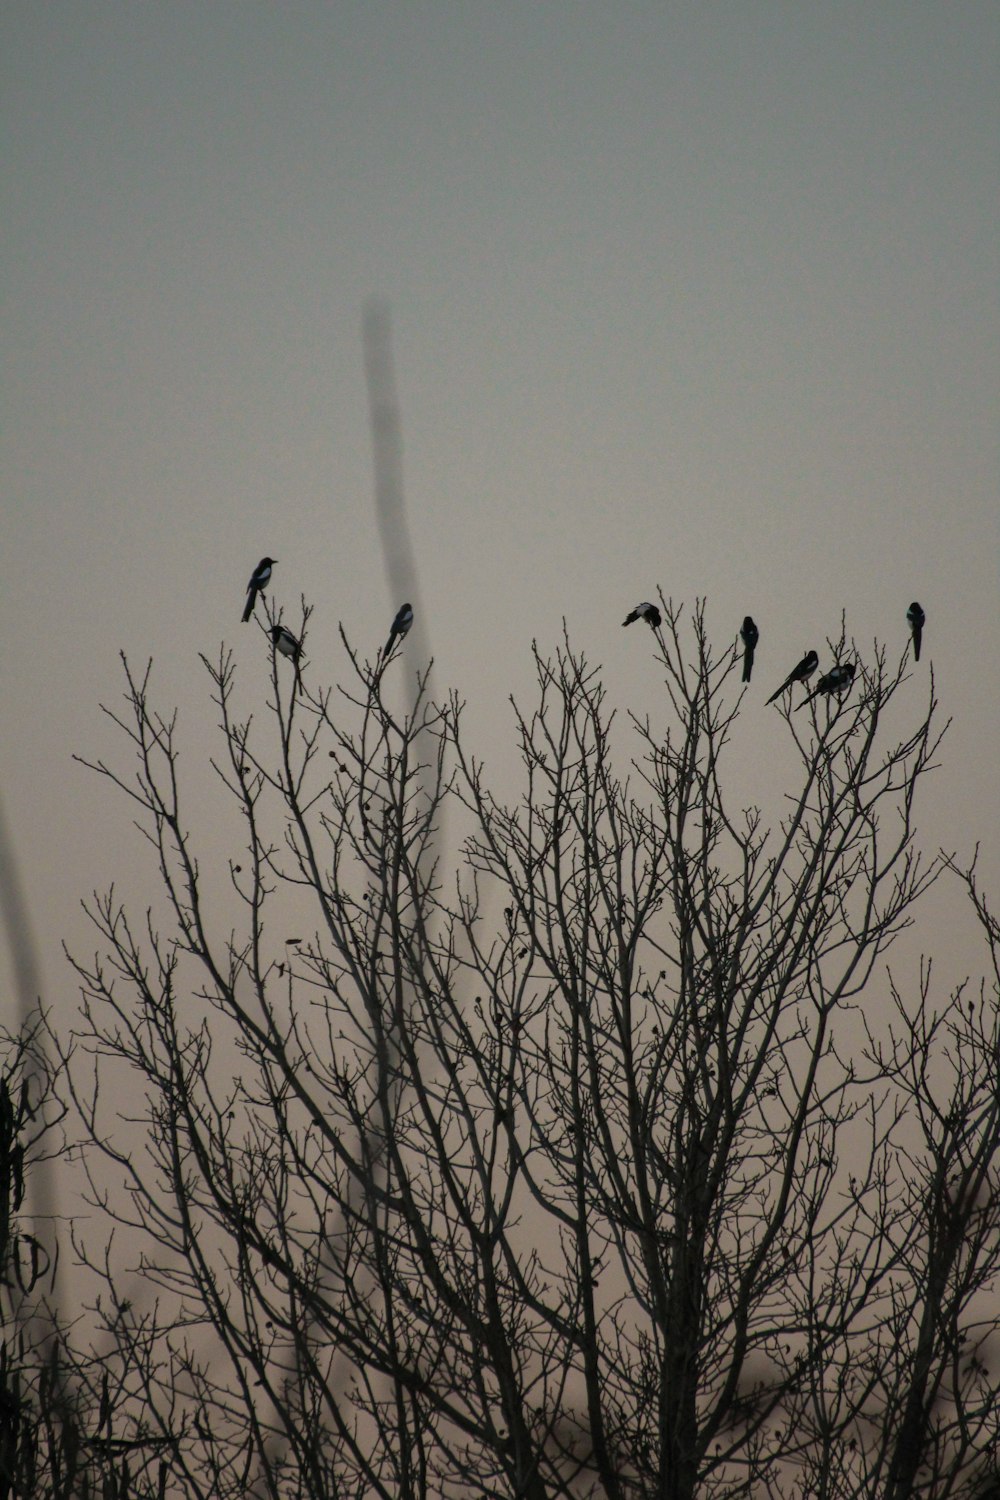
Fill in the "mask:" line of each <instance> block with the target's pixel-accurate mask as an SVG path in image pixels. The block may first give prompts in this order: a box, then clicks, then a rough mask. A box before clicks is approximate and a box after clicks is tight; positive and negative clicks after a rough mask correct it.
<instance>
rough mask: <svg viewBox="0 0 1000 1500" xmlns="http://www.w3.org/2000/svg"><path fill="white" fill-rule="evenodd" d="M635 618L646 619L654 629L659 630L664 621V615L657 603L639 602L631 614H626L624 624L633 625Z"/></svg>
mask: <svg viewBox="0 0 1000 1500" xmlns="http://www.w3.org/2000/svg"><path fill="white" fill-rule="evenodd" d="M633 620H645V621H646V623H647V625H649V626H650V628H651V629H652V630H659V628H660V626H661V625H662V623H663V617H662V615H661V614H660V611H659V610H658V609H657V607H656V605H655V604H648V603H643V604H637V605H636V607H635V609H633V610H632V612H631V614H628V615H626V616H625V618H624V620H623V621H622V624H623V625H631V624H632V622H633Z"/></svg>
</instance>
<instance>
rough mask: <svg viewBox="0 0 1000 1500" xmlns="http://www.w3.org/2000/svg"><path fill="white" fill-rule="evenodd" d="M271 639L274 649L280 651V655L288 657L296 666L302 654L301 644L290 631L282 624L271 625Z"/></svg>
mask: <svg viewBox="0 0 1000 1500" xmlns="http://www.w3.org/2000/svg"><path fill="white" fill-rule="evenodd" d="M271 640H272V641H273V642H274V649H275V650H276V651H280V652H281V654H282V656H287V657H289V658H290V660H292V661H293V662H294V663H295V665H296V668H297V667H298V664H299V660H300V658H301V656H302V646H301V643H300V642H299V641H297V640H296V639H295V637H294V635H292V632H291V631H290V630H286V629H285V627H284V625H272V626H271Z"/></svg>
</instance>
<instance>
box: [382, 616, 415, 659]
mask: <svg viewBox="0 0 1000 1500" xmlns="http://www.w3.org/2000/svg"><path fill="white" fill-rule="evenodd" d="M412 624H413V605H412V604H401V605H400V606H399V609H398V610H397V611H396V618H395V619H394V620H393V622H392V629H391V630H390V631H389V639H388V640H387V641H386V643H385V650H384V651H383V652H382V655H383V656H388V655H389V652H390V651H391V650H392V648H393V646H394V645H395V644H396V642H397V641H401V640H402V639H403V636H404V635H405V634H406V632H407V631H408V630H409V628H410V626H411V625H412Z"/></svg>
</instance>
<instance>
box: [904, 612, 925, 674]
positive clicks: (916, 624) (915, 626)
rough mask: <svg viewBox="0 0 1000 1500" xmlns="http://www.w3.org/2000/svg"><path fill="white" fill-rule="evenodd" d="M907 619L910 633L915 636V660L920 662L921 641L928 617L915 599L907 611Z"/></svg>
mask: <svg viewBox="0 0 1000 1500" xmlns="http://www.w3.org/2000/svg"><path fill="white" fill-rule="evenodd" d="M906 618H907V619H908V620H909V622H910V631H911V633H912V635H913V660H914V661H919V660H920V640H921V637H922V636H923V633H924V623H925V621H926V619H927V616H926V615H925V614H924V612H923V610H922V609H921V608H920V605H919V604H918V603H917V601H916V600H915V599H914V601H913V603H912V604H911V605H910V607H909V609H908V610H907V611H906Z"/></svg>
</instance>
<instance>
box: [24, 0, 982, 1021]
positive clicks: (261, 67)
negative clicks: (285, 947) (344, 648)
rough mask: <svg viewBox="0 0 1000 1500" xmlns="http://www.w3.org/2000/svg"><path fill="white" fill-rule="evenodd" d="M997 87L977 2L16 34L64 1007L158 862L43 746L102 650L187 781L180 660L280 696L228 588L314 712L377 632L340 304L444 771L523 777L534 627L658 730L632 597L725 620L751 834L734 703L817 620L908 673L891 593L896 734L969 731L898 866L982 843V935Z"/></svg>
mask: <svg viewBox="0 0 1000 1500" xmlns="http://www.w3.org/2000/svg"><path fill="white" fill-rule="evenodd" d="M998 63H1000V8H998V7H997V5H996V3H995V0H983V3H974V0H953V3H950V4H948V5H942V4H941V3H940V0H907V3H905V4H904V3H901V0H900V3H892V4H888V3H870V0H865V3H840V0H837V3H830V4H819V3H813V4H808V5H802V4H792V3H778V0H752V3H751V0H708V3H705V0H699V3H690V4H683V5H682V4H677V5H674V4H669V3H663V0H660V3H655V4H654V3H643V0H634V3H621V4H612V3H609V0H599V3H598V0H593V3H591V0H546V3H539V0H503V3H495V0H494V3H486V0H482V3H479V0H461V3H459V0H438V3H420V0H405V3H404V0H396V3H384V4H383V3H378V0H357V3H341V0H336V3H328V4H319V3H296V0H282V3H280V4H279V3H277V0H275V3H269V4H264V3H260V0H210V3H206V0H194V3H181V0H160V3H153V0H148V3H139V0H128V3H126V0H114V3H111V0H85V3H80V0H73V3H64V0H44V3H39V0H6V3H5V4H4V6H3V8H2V11H0V68H2V100H0V108H2V114H3V152H4V170H3V174H2V177H3V185H2V205H0V207H2V214H0V217H2V223H3V230H2V235H3V239H2V245H3V260H2V279H3V325H2V337H3V350H4V353H3V359H4V434H3V449H2V496H3V540H4V570H3V585H2V594H0V600H2V604H0V608H2V610H3V639H4V642H5V645H6V650H5V652H4V667H3V671H4V696H3V706H4V711H3V715H2V722H0V757H2V759H0V771H2V782H0V791H2V796H3V803H4V808H5V813H6V821H7V825H8V829H9V832H10V834H11V837H12V839H13V841H14V845H15V848H16V851H17V854H18V857H19V861H20V866H21V873H22V878H23V881H24V885H25V890H26V893H27V897H28V900H29V903H30V910H31V913H32V917H33V921H34V926H35V929H36V932H37V935H38V938H39V942H40V945H41V949H42V958H43V981H44V985H45V996H46V998H47V1000H48V1001H50V1002H51V1003H52V1004H54V1005H55V1006H56V1007H57V1008H58V1009H59V1010H60V1011H63V1010H66V1012H67V1013H68V1012H69V1010H71V1008H72V1004H73V995H74V993H75V984H74V981H73V978H72V975H71V974H70V973H69V972H68V970H66V968H65V966H64V965H63V963H62V961H61V959H60V955H59V946H58V945H59V940H60V938H62V937H63V936H68V937H69V938H70V940H71V941H72V942H74V943H76V944H77V945H78V946H82V947H83V948H84V950H86V947H87V944H88V941H89V940H85V941H84V942H83V943H82V944H81V943H80V934H81V933H82V932H83V928H82V926H81V922H80V917H79V912H78V901H79V898H80V897H81V896H82V895H86V894H87V893H88V892H89V891H90V889H91V888H92V887H93V886H95V885H97V886H102V887H103V886H104V885H105V884H106V883H107V882H108V881H109V880H110V879H112V878H114V877H116V876H117V877H118V878H119V879H120V880H122V879H123V880H124V881H125V891H126V893H127V892H128V891H130V890H131V889H132V887H131V886H130V881H131V880H132V878H133V876H134V872H136V871H138V870H140V869H141V867H142V859H143V857H144V856H143V854H142V850H141V847H140V845H139V844H138V841H137V838H136V836H135V834H134V832H133V831H132V829H131V827H130V813H129V809H128V808H127V806H126V805H125V804H124V803H123V802H121V801H118V802H116V801H115V800H114V799H113V798H112V797H111V796H110V795H109V794H108V792H107V791H106V789H105V788H104V787H102V786H101V785H99V784H98V783H96V782H95V781H94V779H93V778H92V777H88V776H87V774H86V773H85V772H84V771H83V770H82V768H80V767H79V766H78V765H76V764H75V763H74V762H73V761H72V760H71V754H72V752H74V751H76V752H79V753H82V754H85V755H90V756H93V755H96V754H101V753H109V751H110V749H111V746H112V745H113V741H112V739H111V737H110V735H109V733H108V728H107V725H106V722H105V721H102V718H101V716H100V714H99V710H98V703H99V702H102V701H103V702H105V703H108V704H112V705H113V704H114V703H115V701H116V699H118V697H119V694H120V690H121V676H120V665H119V662H118V653H119V651H120V650H125V651H127V653H128V654H129V656H130V658H132V659H133V660H134V661H135V662H136V663H137V664H140V665H141V664H142V663H144V662H145V660H146V658H147V657H149V656H152V657H153V658H154V663H155V666H154V677H153V684H154V694H155V696H156V697H157V701H158V702H159V703H160V705H161V706H162V707H163V708H164V709H168V708H169V707H171V706H172V705H173V704H175V703H177V704H179V705H180V708H181V720H180V730H179V735H180V742H181V744H182V746H183V748H184V751H185V756H186V762H187V764H189V765H190V766H191V768H192V774H194V772H195V768H196V767H198V766H204V764H205V763H206V761H207V757H208V754H209V753H210V751H211V750H212V749H214V748H215V745H214V742H213V739H212V726H213V724H214V721H215V714H214V711H213V710H212V709H211V706H210V704H209V703H208V684H207V681H206V679H205V676H204V672H203V669H202V668H201V666H200V664H199V662H198V656H197V653H198V652H199V650H204V651H206V652H207V653H208V654H209V655H212V654H214V653H215V652H216V651H217V650H218V646H219V643H220V641H223V640H224V641H226V642H227V643H229V644H231V645H233V646H234V647H235V649H236V655H237V661H238V668H239V672H240V684H241V687H240V691H241V693H242V694H243V695H244V698H245V699H246V700H247V701H252V700H253V698H254V695H255V694H256V695H258V696H259V697H260V698H261V700H263V697H264V694H265V683H266V678H267V654H266V651H265V649H264V644H263V641H262V639H261V636H260V635H259V633H258V631H257V630H256V629H255V628H254V627H253V626H243V625H241V624H240V612H241V609H242V604H243V593H244V587H245V583H246V579H247V576H248V574H249V572H250V570H251V568H252V567H253V565H254V564H255V563H256V561H257V559H258V558H259V557H260V556H261V555H263V554H265V553H270V554H272V555H273V556H275V557H277V558H278V559H279V566H278V568H277V569H276V570H275V578H274V583H275V590H276V592H275V599H276V601H277V602H279V603H281V604H283V605H284V606H285V607H286V610H288V611H291V616H290V618H292V617H294V615H295V613H296V612H297V610H298V601H299V596H300V594H303V593H304V594H305V596H306V597H307V599H308V600H309V601H310V602H311V603H312V604H313V605H314V606H315V615H314V619H313V626H312V632H311V636H310V658H311V670H312V671H314V672H315V673H316V674H317V677H320V676H321V675H322V672H323V665H324V663H325V662H329V665H330V672H331V674H332V673H335V672H336V671H337V670H338V664H339V661H340V657H339V648H338V643H337V625H338V622H341V621H342V622H343V625H344V627H345V629H346V630H347V632H348V634H349V635H350V636H351V638H352V639H353V640H355V641H356V642H358V643H359V645H361V646H362V647H364V648H365V649H370V650H371V651H374V650H375V648H376V647H377V646H378V645H379V644H380V643H381V641H382V640H383V639H384V637H385V634H386V631H387V627H388V623H389V620H390V619H391V617H392V615H393V613H394V612H395V608H396V606H397V604H398V603H399V602H400V601H399V600H398V599H396V598H394V597H393V596H392V594H391V592H390V590H389V589H388V587H387V583H386V578H385V574H384V569H383V559H382V553H381V549H380V544H379V537H378V531H377V528H376V525H375V522H374V516H373V509H372V468H371V440H370V433H369V426H368V417H367V410H366V395H365V383H364V363H363V354H362V343H361V319H362V310H363V308H364V306H365V304H366V302H367V300H368V299H370V298H372V297H378V298H382V299H384V300H385V301H386V303H387V304H388V305H389V307H390V309H391V317H392V327H393V337H394V348H395V361H396V373H397V380H398V387H399V395H400V401H401V406H402V416H403V431H404V442H405V469H404V472H405V488H406V501H407V508H408V514H409V517H410V524H411V529H412V537H413V544H414V549H415V553H416V559H417V564H418V568H419V576H420V590H421V594H420V597H421V601H422V606H423V615H424V624H425V626H426V630H427V637H428V639H429V642H430V645H431V648H432V649H433V651H434V654H435V658H436V661H437V670H438V683H439V685H440V686H441V687H447V686H454V687H456V688H458V689H459V690H460V691H461V692H462V693H463V695H464V696H465V697H466V698H467V699H468V701H469V708H470V728H471V730H472V731H473V735H474V739H475V741H476V748H477V749H479V750H480V751H481V752H482V753H484V754H486V756H487V758H488V759H489V760H491V761H492V762H493V763H495V764H497V765H498V766H500V765H502V764H506V763H507V762H509V761H510V758H511V757H510V751H509V748H508V746H509V744H510V742H511V740H512V736H511V735H510V732H509V725H510V714H509V708H508V706H507V702H506V700H507V695H508V693H509V692H510V691H511V690H512V689H515V690H517V691H518V692H522V691H524V690H525V689H526V687H527V686H528V684H529V682H530V671H529V667H530V663H529V647H530V643H531V640H532V638H533V637H537V639H538V640H539V643H540V644H541V645H542V646H543V647H549V646H553V647H554V646H555V645H556V644H557V641H558V637H559V633H560V630H561V621H562V618H563V617H564V616H565V617H566V619H567V622H568V626H569V630H570V635H571V638H572V639H573V641H574V642H575V643H576V644H577V645H578V646H579V647H580V648H582V649H585V650H586V651H587V653H588V656H590V658H591V659H592V660H594V661H601V662H603V663H604V665H605V668H606V672H607V676H608V680H609V682H610V683H611V684H612V687H613V693H614V697H615V700H616V701H620V702H621V703H623V704H631V705H632V706H633V707H635V708H637V709H639V710H644V709H645V708H646V707H649V706H651V705H656V704H658V703H659V701H660V695H661V694H662V673H660V672H658V671H657V670H656V668H655V667H654V666H653V665H652V663H651V660H650V656H649V649H648V648H649V640H648V635H647V637H646V638H645V639H643V638H642V631H641V630H639V631H638V633H637V630H636V629H633V630H630V631H623V630H622V629H621V628H620V627H621V620H622V619H623V617H624V614H625V613H626V611H627V610H628V609H629V608H630V607H631V606H632V605H633V604H634V603H635V602H636V601H637V600H639V599H642V598H645V597H649V596H651V595H654V594H655V590H656V588H657V587H658V586H659V587H662V588H663V589H664V591H665V592H666V593H668V594H670V595H672V596H673V597H674V598H675V599H676V600H684V601H686V602H688V603H689V604H690V603H692V602H693V601H694V599H695V597H696V596H706V597H707V599H708V617H709V623H710V626H711V629H712V632H713V635H714V636H715V637H716V639H717V642H718V644H719V646H720V647H721V646H723V645H724V644H725V643H726V642H728V641H729V640H731V639H733V638H734V637H735V633H736V631H737V630H738V628H739V624H740V621H741V620H742V618H743V615H744V614H745V613H746V612H748V611H749V612H750V613H752V614H753V615H754V617H755V618H756V620H757V622H758V625H759V627H760V632H761V639H760V646H759V649H758V657H757V669H756V673H755V678H754V683H753V692H752V694H751V695H750V697H749V698H748V702H747V705H746V708H745V711H744V715H743V718H742V719H741V721H740V726H739V731H738V734H739V740H738V754H739V760H740V767H741V769H740V777H741V778H742V779H741V780H740V783H739V791H740V793H741V795H743V796H745V797H746V799H747V800H755V801H760V802H762V803H764V805H765V806H770V805H774V806H776V807H777V806H779V805H780V794H781V791H782V790H783V789H784V788H785V787H789V788H790V787H791V786H792V785H793V784H794V782H793V779H792V771H793V767H794V757H793V755H792V754H791V751H790V748H789V745H788V735H787V730H786V729H785V727H784V725H783V724H782V722H781V720H780V717H779V716H778V714H777V713H776V711H775V710H773V709H765V707H764V699H765V698H766V696H767V694H768V693H769V692H770V691H771V690H772V688H773V687H774V686H776V685H777V683H778V682H779V681H780V680H781V678H782V677H783V676H784V675H785V673H786V672H787V671H788V669H789V668H790V666H791V665H792V664H793V663H794V662H795V661H796V660H797V659H798V657H799V656H800V655H801V653H802V652H803V651H804V650H805V649H806V648H807V647H810V646H815V647H816V648H817V649H818V650H819V651H820V653H821V657H822V658H823V660H824V664H827V661H826V658H827V656H828V653H827V651H826V648H825V646H824V640H825V638H826V637H827V636H829V635H834V636H835V635H837V633H838V632H839V627H840V618H841V612H842V611H845V610H846V612H847V624H848V629H849V631H850V632H852V633H853V635H854V636H855V637H856V638H857V640H858V641H859V642H860V643H861V645H862V648H863V650H864V649H865V648H866V647H867V649H869V650H870V648H871V642H872V639H873V637H876V636H877V637H879V638H880V639H882V640H885V641H888V642H889V643H890V644H891V646H892V649H893V651H897V650H898V651H901V650H902V649H903V646H904V645H905V642H906V638H907V627H906V621H905V613H906V608H907V605H908V604H909V602H910V600H911V599H914V598H916V599H919V600H920V601H921V602H922V604H923V606H924V608H925V610H926V613H927V628H926V638H925V654H924V660H923V661H922V662H921V664H920V668H919V671H918V673H917V674H916V676H915V679H914V682H913V683H912V684H911V685H910V689H909V690H910V691H912V694H913V700H912V701H913V705H914V713H916V712H917V711H918V708H919V706H922V704H923V703H924V702H925V701H926V693H927V691H928V673H929V669H930V668H931V667H933V669H934V672H935V677H936V685H937V690H938V694H939V697H940V699H941V704H942V713H943V715H945V716H948V715H952V716H954V720H955V723H954V727H953V730H952V733H951V735H950V736H949V740H948V741H947V743H946V746H945V749H944V751H943V754H942V769H941V771H940V772H939V773H937V775H936V779H935V782H934V786H933V789H932V791H931V794H930V795H929V797H928V799H927V801H926V804H925V806H926V812H925V815H924V817H923V818H922V826H923V828H924V830H925V842H926V844H927V846H928V847H929V848H930V849H931V850H933V849H934V848H936V847H937V845H938V844H939V843H942V842H947V843H949V844H950V845H951V846H954V847H956V848H957V849H958V851H959V853H960V854H962V855H964V856H970V855H971V852H972V847H973V845H974V842H975V840H976V839H977V838H982V839H983V840H984V841H986V843H987V845H988V856H987V859H986V863H985V864H984V874H987V873H988V875H989V877H990V883H991V884H992V888H993V895H994V898H995V901H996V904H997V905H1000V856H998V852H997V846H998V842H1000V841H998V837H997V835H998V832H1000V819H998V812H997V808H998V802H1000V795H998V792H997V784H998V776H997V771H996V761H997V749H998V744H1000V733H998V731H1000V713H998V698H1000V695H998V689H997V677H998V673H1000V649H998V648H1000V582H998V557H1000V521H998V515H1000V501H998V491H1000V484H998V479H1000V454H998V410H1000V400H998V398H1000V317H998V300H1000V291H998V288H1000V275H998V272H1000V257H998V249H997V246H998V236H997V204H998V202H1000V180H998V178H1000V172H998V157H1000V152H998V141H1000V107H998V100H1000V66H998ZM293 623H294V619H293ZM119 763H121V764H123V765H124V764H125V763H126V758H125V755H124V751H122V752H121V754H120V755H119ZM195 805H196V807H197V809H198V810H199V812H202V811H204V809H202V805H201V804H200V803H198V802H196V804H195ZM209 806H210V804H209V803H208V802H207V801H206V802H205V804H204V808H205V809H207V808H208V807H209ZM205 818H206V821H204V822H203V825H202V828H201V830H200V831H201V833H202V836H203V838H204V839H205V840H206V847H207V848H208V849H209V850H210V851H211V849H212V848H213V844H212V833H213V830H212V826H211V821H210V815H209V814H208V813H207V812H206V813H205ZM215 847H216V852H217V853H218V855H219V858H220V860H221V859H222V858H224V855H225V853H226V852H229V851H227V849H226V848H225V846H224V845H222V844H221V843H220V844H218V845H217V846H215ZM136 889H137V890H138V891H139V894H138V896H137V899H139V900H140V901H141V899H142V895H141V888H139V887H137V888H136ZM947 939H948V933H947V932H945V934H944V936H943V938H942V941H945V942H947ZM980 961H981V960H980V959H979V957H978V955H976V957H975V958H971V957H970V960H969V963H970V965H971V964H973V963H979V962H980Z"/></svg>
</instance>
